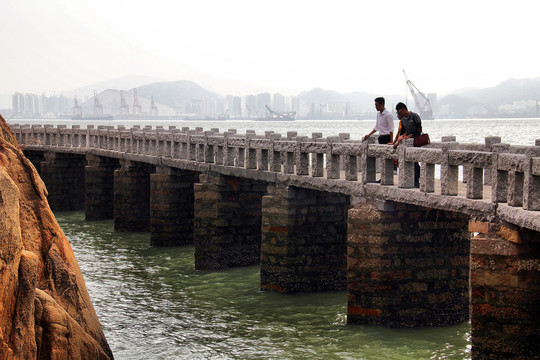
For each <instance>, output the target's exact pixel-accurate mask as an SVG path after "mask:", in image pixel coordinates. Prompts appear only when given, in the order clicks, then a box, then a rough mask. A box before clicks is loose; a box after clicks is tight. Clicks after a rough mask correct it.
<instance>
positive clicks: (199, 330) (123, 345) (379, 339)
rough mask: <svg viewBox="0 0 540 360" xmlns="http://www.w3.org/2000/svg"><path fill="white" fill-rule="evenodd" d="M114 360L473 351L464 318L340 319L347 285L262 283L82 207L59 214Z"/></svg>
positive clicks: (255, 272) (252, 270) (450, 355)
mask: <svg viewBox="0 0 540 360" xmlns="http://www.w3.org/2000/svg"><path fill="white" fill-rule="evenodd" d="M56 217H57V219H58V222H59V223H60V226H61V227H62V229H63V230H64V232H65V233H66V235H67V237H68V239H69V240H70V242H71V244H72V247H73V250H74V252H75V255H76V257H77V259H78V261H79V265H80V267H81V269H82V271H83V274H84V276H85V280H86V284H87V287H88V291H89V293H90V296H91V298H92V301H93V303H94V306H95V308H96V311H97V313H98V316H99V318H100V321H101V323H102V325H103V329H104V331H105V335H106V337H107V339H108V341H109V344H110V346H111V348H112V351H113V353H114V355H115V358H116V359H130V360H131V359H144V360H149V359H325V360H327V359H392V360H395V359H407V360H410V359H469V358H470V339H469V337H470V324H469V323H464V324H461V325H458V326H451V327H445V328H421V329H388V328H384V327H377V326H360V325H346V303H347V295H346V292H332V293H318V294H296V295H284V294H278V293H273V292H260V291H259V267H258V266H250V267H243V268H235V269H229V270H222V271H197V270H195V268H194V256H193V254H194V248H193V247H191V246H186V247H180V248H155V247H150V245H149V244H150V239H149V234H148V233H120V232H114V231H113V223H112V221H98V222H86V221H85V220H84V213H82V212H60V213H57V214H56Z"/></svg>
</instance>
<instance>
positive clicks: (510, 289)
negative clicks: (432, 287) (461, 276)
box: [469, 221, 540, 359]
mask: <svg viewBox="0 0 540 360" xmlns="http://www.w3.org/2000/svg"><path fill="white" fill-rule="evenodd" d="M469 230H470V231H471V232H478V233H479V234H478V235H477V236H476V237H475V238H473V239H472V241H471V289H472V291H471V293H472V297H471V301H472V316H471V317H472V321H471V323H472V333H471V335H472V336H471V338H472V358H473V359H536V358H538V354H539V353H540V305H539V303H540V281H539V279H540V233H538V232H536V231H533V230H526V229H523V228H519V227H515V226H512V225H507V226H503V225H498V224H492V223H484V222H473V221H471V223H470V226H469Z"/></svg>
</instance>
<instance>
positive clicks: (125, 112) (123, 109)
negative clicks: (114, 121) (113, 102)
mask: <svg viewBox="0 0 540 360" xmlns="http://www.w3.org/2000/svg"><path fill="white" fill-rule="evenodd" d="M120 116H123V117H128V116H129V105H128V104H127V102H126V97H125V96H124V90H120Z"/></svg>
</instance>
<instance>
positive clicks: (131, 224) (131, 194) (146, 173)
mask: <svg viewBox="0 0 540 360" xmlns="http://www.w3.org/2000/svg"><path fill="white" fill-rule="evenodd" d="M154 171H155V167H154V166H153V165H148V164H145V163H139V162H135V161H129V160H122V161H121V169H119V170H115V171H114V230H116V231H149V230H150V174H151V173H152V172H154Z"/></svg>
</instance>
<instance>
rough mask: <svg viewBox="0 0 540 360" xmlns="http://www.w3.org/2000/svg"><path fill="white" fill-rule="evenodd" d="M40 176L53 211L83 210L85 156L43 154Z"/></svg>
mask: <svg viewBox="0 0 540 360" xmlns="http://www.w3.org/2000/svg"><path fill="white" fill-rule="evenodd" d="M44 156H45V159H44V161H42V162H41V163H40V168H41V169H40V170H41V172H40V175H41V178H42V179H43V182H44V183H45V185H46V186H47V191H48V193H49V195H48V197H47V200H48V201H49V205H50V206H51V209H52V210H53V211H55V210H59V211H63V210H82V209H84V197H85V196H84V193H85V190H84V186H85V185H84V183H85V180H84V167H85V165H86V159H85V155H78V154H66V153H56V152H45V154H44Z"/></svg>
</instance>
